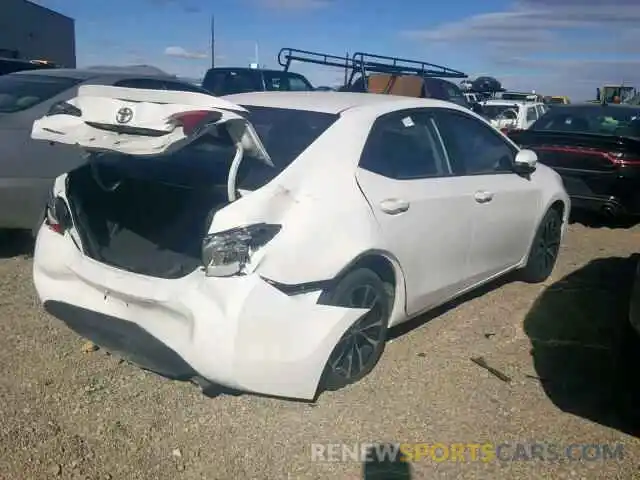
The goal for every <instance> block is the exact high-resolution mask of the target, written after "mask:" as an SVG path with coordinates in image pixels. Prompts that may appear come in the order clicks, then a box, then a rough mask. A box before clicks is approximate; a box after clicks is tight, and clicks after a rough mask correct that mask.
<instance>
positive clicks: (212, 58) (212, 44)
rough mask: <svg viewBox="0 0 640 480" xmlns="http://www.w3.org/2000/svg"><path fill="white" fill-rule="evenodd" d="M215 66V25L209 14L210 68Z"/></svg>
mask: <svg viewBox="0 0 640 480" xmlns="http://www.w3.org/2000/svg"><path fill="white" fill-rule="evenodd" d="M215 66H216V24H215V18H214V16H213V14H211V68H214V67H215Z"/></svg>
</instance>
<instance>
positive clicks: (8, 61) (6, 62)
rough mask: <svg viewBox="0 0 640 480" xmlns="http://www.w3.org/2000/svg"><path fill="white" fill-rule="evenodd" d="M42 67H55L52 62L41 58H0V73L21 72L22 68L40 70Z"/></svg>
mask: <svg viewBox="0 0 640 480" xmlns="http://www.w3.org/2000/svg"><path fill="white" fill-rule="evenodd" d="M43 68H57V66H56V65H55V64H54V63H51V62H46V61H42V60H21V59H17V58H0V75H7V74H8V73H14V72H22V71H24V70H41V69H43Z"/></svg>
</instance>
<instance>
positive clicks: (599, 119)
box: [531, 105, 640, 137]
mask: <svg viewBox="0 0 640 480" xmlns="http://www.w3.org/2000/svg"><path fill="white" fill-rule="evenodd" d="M531 129H532V130H546V131H556V132H575V133H594V134H608V135H625V136H633V137H640V108H637V109H636V108H625V107H616V106H604V107H603V106H601V105H597V106H593V107H580V108H575V107H566V108H563V107H559V106H558V107H555V108H553V109H551V110H550V111H549V113H547V114H546V115H545V116H544V117H542V118H540V119H539V120H538V121H537V122H535V123H534V124H533V125H532V126H531Z"/></svg>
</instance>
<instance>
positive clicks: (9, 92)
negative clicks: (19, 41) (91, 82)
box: [0, 74, 80, 113]
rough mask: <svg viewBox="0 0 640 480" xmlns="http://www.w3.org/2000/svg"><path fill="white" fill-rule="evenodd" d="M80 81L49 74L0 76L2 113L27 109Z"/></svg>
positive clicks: (0, 109) (0, 110)
mask: <svg viewBox="0 0 640 480" xmlns="http://www.w3.org/2000/svg"><path fill="white" fill-rule="evenodd" d="M78 83H80V81H79V80H77V79H73V78H64V77H51V76H47V75H23V74H20V75H11V74H9V75H3V76H1V77H0V113H13V112H19V111H21V110H26V109H28V108H31V107H33V106H34V105H37V104H38V103H40V102H44V101H45V100H48V99H50V98H52V97H54V96H56V95H58V94H59V93H62V92H63V91H65V90H67V89H69V88H71V87H73V86H75V85H77V84H78Z"/></svg>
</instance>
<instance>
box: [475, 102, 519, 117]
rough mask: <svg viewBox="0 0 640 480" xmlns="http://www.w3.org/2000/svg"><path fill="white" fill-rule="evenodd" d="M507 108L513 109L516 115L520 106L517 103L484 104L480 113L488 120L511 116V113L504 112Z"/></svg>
mask: <svg viewBox="0 0 640 480" xmlns="http://www.w3.org/2000/svg"><path fill="white" fill-rule="evenodd" d="M509 110H512V111H514V112H515V113H516V116H517V114H518V113H519V112H520V107H519V106H518V105H491V104H485V105H483V106H482V113H483V114H484V115H485V116H486V117H487V118H489V119H490V120H498V119H502V118H511V117H512V116H513V114H512V115H509V114H508V113H506V112H507V111H509Z"/></svg>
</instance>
